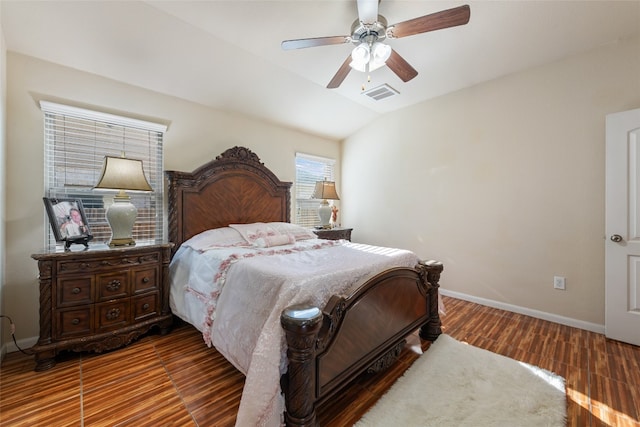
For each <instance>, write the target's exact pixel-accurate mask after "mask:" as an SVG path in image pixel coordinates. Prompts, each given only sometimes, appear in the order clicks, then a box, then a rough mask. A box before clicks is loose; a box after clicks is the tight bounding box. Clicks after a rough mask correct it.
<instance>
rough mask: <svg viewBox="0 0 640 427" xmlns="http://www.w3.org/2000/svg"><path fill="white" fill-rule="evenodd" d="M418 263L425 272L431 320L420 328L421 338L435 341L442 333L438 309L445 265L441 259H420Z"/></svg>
mask: <svg viewBox="0 0 640 427" xmlns="http://www.w3.org/2000/svg"><path fill="white" fill-rule="evenodd" d="M418 265H419V266H420V267H421V269H422V270H423V271H424V272H425V274H426V278H424V277H423V280H426V281H427V283H426V285H427V289H428V290H429V291H428V294H427V307H428V309H429V321H428V322H427V323H425V324H424V325H422V327H421V328H420V338H422V339H423V340H427V341H435V340H436V338H438V336H439V335H440V334H441V333H442V329H441V328H440V326H442V323H441V322H440V313H439V310H438V288H439V287H440V284H439V283H438V282H439V281H440V273H442V270H443V269H444V266H443V265H442V263H441V262H440V261H434V260H430V261H420V262H419V263H418Z"/></svg>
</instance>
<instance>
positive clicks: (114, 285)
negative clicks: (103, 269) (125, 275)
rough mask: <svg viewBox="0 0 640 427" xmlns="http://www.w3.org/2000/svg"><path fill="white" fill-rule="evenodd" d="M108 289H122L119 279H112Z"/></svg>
mask: <svg viewBox="0 0 640 427" xmlns="http://www.w3.org/2000/svg"><path fill="white" fill-rule="evenodd" d="M107 289H108V290H109V291H111V292H113V291H117V290H118V289H120V281H119V280H117V279H116V280H112V281H110V282H109V284H108V285H107Z"/></svg>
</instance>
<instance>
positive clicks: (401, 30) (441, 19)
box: [387, 4, 471, 39]
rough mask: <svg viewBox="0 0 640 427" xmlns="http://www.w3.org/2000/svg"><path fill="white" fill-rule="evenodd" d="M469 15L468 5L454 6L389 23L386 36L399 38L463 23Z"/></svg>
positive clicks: (467, 19)
mask: <svg viewBox="0 0 640 427" xmlns="http://www.w3.org/2000/svg"><path fill="white" fill-rule="evenodd" d="M470 16H471V10H470V9H469V5H467V4H465V5H464V6H459V7H454V8H453V9H447V10H443V11H441V12H436V13H432V14H430V15H425V16H421V17H419V18H414V19H410V20H408V21H404V22H400V23H398V24H395V25H391V26H389V27H388V28H387V37H390V38H395V39H399V38H400V37H407V36H412V35H414V34H420V33H426V32H428V31H435V30H441V29H443V28H449V27H456V26H458V25H464V24H466V23H467V22H469V17H470Z"/></svg>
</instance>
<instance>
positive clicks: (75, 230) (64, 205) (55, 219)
mask: <svg viewBox="0 0 640 427" xmlns="http://www.w3.org/2000/svg"><path fill="white" fill-rule="evenodd" d="M42 200H43V201H44V206H45V208H46V210H47V215H48V217H49V223H50V224H51V230H52V231H53V235H54V237H55V239H56V242H65V250H69V248H70V246H71V245H72V244H74V243H78V244H83V245H84V246H85V248H88V247H89V241H90V240H91V239H92V238H93V236H92V235H91V229H90V228H89V222H88V221H87V217H86V215H85V213H84V208H83V207H82V201H81V200H80V199H56V198H49V197H43V198H42Z"/></svg>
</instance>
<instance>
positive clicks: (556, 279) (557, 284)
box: [553, 276, 566, 291]
mask: <svg viewBox="0 0 640 427" xmlns="http://www.w3.org/2000/svg"><path fill="white" fill-rule="evenodd" d="M553 289H561V290H563V291H564V290H565V289H566V288H565V278H564V277H561V276H553Z"/></svg>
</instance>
